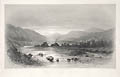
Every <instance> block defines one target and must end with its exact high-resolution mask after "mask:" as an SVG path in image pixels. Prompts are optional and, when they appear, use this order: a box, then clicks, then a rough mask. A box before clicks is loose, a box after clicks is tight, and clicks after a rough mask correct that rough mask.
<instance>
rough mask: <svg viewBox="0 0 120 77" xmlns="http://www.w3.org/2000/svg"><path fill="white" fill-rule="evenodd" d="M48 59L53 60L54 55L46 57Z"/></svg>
mask: <svg viewBox="0 0 120 77" xmlns="http://www.w3.org/2000/svg"><path fill="white" fill-rule="evenodd" d="M46 59H47V60H49V61H50V62H53V60H54V57H53V56H48V57H46Z"/></svg>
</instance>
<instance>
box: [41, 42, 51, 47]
mask: <svg viewBox="0 0 120 77" xmlns="http://www.w3.org/2000/svg"><path fill="white" fill-rule="evenodd" d="M41 47H49V45H48V43H47V42H43V44H41Z"/></svg>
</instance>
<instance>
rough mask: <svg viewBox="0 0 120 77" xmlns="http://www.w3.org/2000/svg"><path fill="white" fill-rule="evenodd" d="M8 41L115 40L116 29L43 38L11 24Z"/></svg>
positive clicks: (7, 33)
mask: <svg viewBox="0 0 120 77" xmlns="http://www.w3.org/2000/svg"><path fill="white" fill-rule="evenodd" d="M6 39H7V40H10V41H12V42H13V41H14V42H15V43H18V42H20V43H19V44H21V42H24V43H25V42H36V43H43V42H45V41H48V42H50V43H53V42H55V41H56V42H80V41H81V40H91V39H95V40H108V41H113V40H114V29H109V30H102V29H99V28H91V29H87V30H84V31H71V32H69V33H67V34H64V35H62V34H59V33H55V34H53V35H51V36H47V37H45V36H43V35H41V34H39V33H37V32H35V31H33V30H29V29H23V28H20V27H15V26H13V25H11V24H7V26H6Z"/></svg>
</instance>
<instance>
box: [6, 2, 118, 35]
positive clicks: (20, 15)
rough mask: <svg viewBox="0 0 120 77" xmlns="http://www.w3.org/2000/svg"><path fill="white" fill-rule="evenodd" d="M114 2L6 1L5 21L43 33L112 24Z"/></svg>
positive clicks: (104, 27) (110, 25) (109, 26)
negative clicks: (24, 2)
mask: <svg viewBox="0 0 120 77" xmlns="http://www.w3.org/2000/svg"><path fill="white" fill-rule="evenodd" d="M115 14H116V13H115V5H114V4H39V5H32V4H24V5H23V4H18V5H14V4H11V5H10V4H9V5H8V4H7V5H5V23H6V24H12V25H14V26H18V27H22V28H27V29H32V30H35V31H36V32H39V33H41V34H43V35H49V34H54V33H61V34H66V33H68V32H70V31H76V30H77V31H78V30H79V31H84V30H86V29H89V28H94V27H95V28H101V29H110V28H113V27H115V16H116V15H115Z"/></svg>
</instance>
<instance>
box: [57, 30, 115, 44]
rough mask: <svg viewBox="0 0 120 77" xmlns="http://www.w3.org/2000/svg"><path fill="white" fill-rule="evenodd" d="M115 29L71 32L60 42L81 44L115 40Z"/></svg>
mask: <svg viewBox="0 0 120 77" xmlns="http://www.w3.org/2000/svg"><path fill="white" fill-rule="evenodd" d="M95 29H96V30H95ZM113 35H114V29H109V30H101V29H97V28H93V29H89V30H85V31H71V32H69V33H68V34H66V35H63V36H62V37H61V38H60V39H59V41H64V42H66V41H73V42H79V41H81V40H90V39H96V40H114V36H113Z"/></svg>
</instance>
